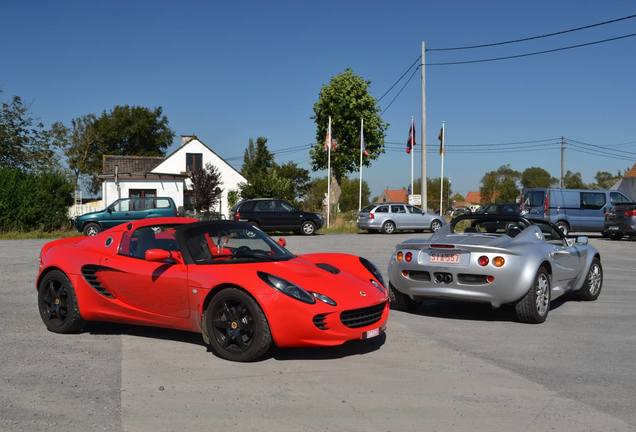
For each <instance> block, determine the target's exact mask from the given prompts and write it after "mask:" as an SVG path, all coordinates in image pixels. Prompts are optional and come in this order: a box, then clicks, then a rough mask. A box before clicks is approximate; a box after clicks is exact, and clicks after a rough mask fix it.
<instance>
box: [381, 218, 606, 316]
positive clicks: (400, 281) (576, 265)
mask: <svg viewBox="0 0 636 432" xmlns="http://www.w3.org/2000/svg"><path fill="white" fill-rule="evenodd" d="M602 285H603V267H602V266H601V256H600V254H599V253H598V251H597V250H596V249H595V248H594V247H592V246H591V245H589V244H588V239H587V237H585V236H582V237H578V238H576V239H573V238H572V239H570V238H566V237H565V236H564V235H563V233H562V232H561V231H560V230H559V228H557V227H556V226H555V225H553V224H551V223H549V222H546V221H543V220H529V219H526V218H524V217H521V216H519V215H485V214H477V215H465V216H459V217H458V218H455V219H453V220H452V221H451V222H450V224H448V225H446V226H445V227H444V228H442V229H441V230H439V231H438V232H436V233H435V234H433V235H432V236H431V237H430V238H429V239H412V240H407V241H404V242H402V243H400V244H398V245H397V246H396V250H395V252H394V253H393V255H392V256H391V259H390V262H389V298H390V301H391V303H392V305H393V307H394V308H396V309H401V310H410V309H414V308H415V307H416V306H417V304H418V303H419V302H421V301H422V300H423V299H426V298H438V299H455V300H463V301H472V302H482V303H489V304H490V305H492V306H493V307H500V306H503V305H506V304H510V305H513V306H514V310H515V312H516V315H517V319H518V320H519V321H521V322H526V323H541V322H543V321H545V319H546V318H547V316H548V312H549V311H550V301H551V300H554V299H556V298H557V297H560V296H561V295H563V294H565V293H567V292H574V293H576V294H577V295H578V296H579V298H581V299H582V300H588V301H591V300H596V299H597V298H598V296H599V294H600V293H601V288H602Z"/></svg>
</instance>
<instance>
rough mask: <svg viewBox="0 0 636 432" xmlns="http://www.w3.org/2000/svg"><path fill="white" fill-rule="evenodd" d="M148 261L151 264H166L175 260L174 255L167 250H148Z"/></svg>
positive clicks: (145, 256)
mask: <svg viewBox="0 0 636 432" xmlns="http://www.w3.org/2000/svg"><path fill="white" fill-rule="evenodd" d="M144 258H146V261H150V262H165V261H167V260H171V259H173V256H172V253H171V252H170V251H167V250H165V249H148V250H147V251H146V254H145V255H144Z"/></svg>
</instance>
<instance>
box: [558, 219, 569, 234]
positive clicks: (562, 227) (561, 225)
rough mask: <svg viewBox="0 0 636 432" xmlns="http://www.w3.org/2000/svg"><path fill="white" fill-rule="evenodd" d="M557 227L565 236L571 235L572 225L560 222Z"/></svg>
mask: <svg viewBox="0 0 636 432" xmlns="http://www.w3.org/2000/svg"><path fill="white" fill-rule="evenodd" d="M555 225H556V226H557V228H559V229H560V230H561V232H562V233H563V235H564V236H566V235H568V234H569V233H570V224H569V223H567V222H566V221H562V220H561V221H558V222H557V223H556V224H555Z"/></svg>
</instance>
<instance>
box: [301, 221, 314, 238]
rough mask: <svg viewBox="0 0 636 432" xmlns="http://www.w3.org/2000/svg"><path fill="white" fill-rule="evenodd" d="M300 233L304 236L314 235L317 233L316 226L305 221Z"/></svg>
mask: <svg viewBox="0 0 636 432" xmlns="http://www.w3.org/2000/svg"><path fill="white" fill-rule="evenodd" d="M300 233H301V234H303V235H314V234H315V233H316V225H315V224H314V223H313V222H311V221H304V222H303V223H302V225H301V226H300Z"/></svg>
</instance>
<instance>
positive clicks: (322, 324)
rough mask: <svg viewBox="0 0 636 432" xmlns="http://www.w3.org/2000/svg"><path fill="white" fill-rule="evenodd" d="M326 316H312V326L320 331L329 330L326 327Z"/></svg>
mask: <svg viewBox="0 0 636 432" xmlns="http://www.w3.org/2000/svg"><path fill="white" fill-rule="evenodd" d="M327 315H328V314H318V315H316V316H314V320H313V321H314V325H315V326H316V327H318V328H319V329H320V330H329V327H327Z"/></svg>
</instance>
